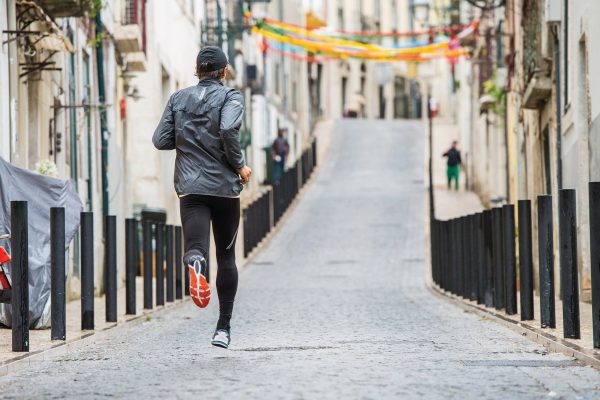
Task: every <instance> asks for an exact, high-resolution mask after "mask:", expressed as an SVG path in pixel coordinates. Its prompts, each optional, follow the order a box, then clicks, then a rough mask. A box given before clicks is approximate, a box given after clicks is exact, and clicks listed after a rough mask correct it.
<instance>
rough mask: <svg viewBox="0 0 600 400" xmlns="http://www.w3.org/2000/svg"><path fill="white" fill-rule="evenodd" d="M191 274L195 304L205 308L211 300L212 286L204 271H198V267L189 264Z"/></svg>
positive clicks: (191, 290)
mask: <svg viewBox="0 0 600 400" xmlns="http://www.w3.org/2000/svg"><path fill="white" fill-rule="evenodd" d="M188 273H189V275H190V297H191V298H192V301H193V302H194V304H196V305H197V306H198V307H200V308H205V307H206V306H208V303H209V302H210V286H209V284H208V281H207V280H206V277H205V276H204V275H202V273H196V269H195V268H194V267H193V266H191V265H188Z"/></svg>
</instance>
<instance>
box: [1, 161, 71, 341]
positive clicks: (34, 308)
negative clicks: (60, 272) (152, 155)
mask: <svg viewBox="0 0 600 400" xmlns="http://www.w3.org/2000/svg"><path fill="white" fill-rule="evenodd" d="M13 200H26V201H28V202H29V203H28V214H29V326H30V327H31V328H36V329H39V328H47V327H49V326H50V207H65V234H66V244H67V248H65V252H66V251H67V250H68V245H69V243H70V242H71V240H72V239H73V236H74V235H75V232H76V231H77V228H78V227H79V217H80V215H79V213H80V212H81V211H82V210H83V205H82V203H81V200H80V199H79V196H78V195H77V192H76V191H75V188H74V187H73V185H71V182H69V181H63V180H61V179H56V178H50V177H47V176H43V175H40V174H38V173H36V172H33V171H29V170H26V169H22V168H18V167H15V166H14V165H11V164H10V163H8V162H6V161H5V160H3V159H2V158H1V157H0V234H1V233H10V202H11V201H13ZM2 246H5V247H8V250H9V253H10V241H4V243H2ZM67 260H68V258H67ZM7 273H8V275H10V266H9V267H8V268H7ZM65 274H66V271H65ZM11 320H12V318H11V306H10V304H1V305H0V322H1V323H2V324H4V325H7V326H10V325H11Z"/></svg>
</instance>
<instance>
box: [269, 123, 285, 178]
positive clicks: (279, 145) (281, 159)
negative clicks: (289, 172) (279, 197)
mask: <svg viewBox="0 0 600 400" xmlns="http://www.w3.org/2000/svg"><path fill="white" fill-rule="evenodd" d="M286 131H287V130H286V129H285V128H279V130H278V131H277V138H276V139H275V140H274V141H273V145H272V146H271V156H272V157H273V161H274V162H275V172H274V175H273V180H274V181H275V182H279V180H280V179H281V177H282V176H283V172H284V169H285V160H286V159H287V156H288V154H289V152H290V144H289V143H288V141H287V139H286V138H285V134H286Z"/></svg>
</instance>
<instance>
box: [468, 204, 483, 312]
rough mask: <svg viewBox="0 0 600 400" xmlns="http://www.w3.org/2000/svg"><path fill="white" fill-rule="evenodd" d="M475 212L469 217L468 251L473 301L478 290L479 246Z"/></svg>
mask: <svg viewBox="0 0 600 400" xmlns="http://www.w3.org/2000/svg"><path fill="white" fill-rule="evenodd" d="M476 235H477V214H473V215H471V216H470V217H469V253H470V255H471V258H470V262H471V263H470V267H469V274H470V277H471V281H470V286H471V297H470V299H471V300H473V301H477V295H478V292H479V264H480V262H479V246H477V236H476Z"/></svg>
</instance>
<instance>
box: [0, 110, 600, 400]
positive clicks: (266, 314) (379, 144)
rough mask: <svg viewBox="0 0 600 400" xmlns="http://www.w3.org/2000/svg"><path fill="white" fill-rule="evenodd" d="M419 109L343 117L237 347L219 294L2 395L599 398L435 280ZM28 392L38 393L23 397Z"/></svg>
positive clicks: (591, 376) (594, 387) (250, 280)
mask: <svg viewBox="0 0 600 400" xmlns="http://www.w3.org/2000/svg"><path fill="white" fill-rule="evenodd" d="M425 144H426V136H425V135H424V133H423V128H422V126H421V123H420V122H375V121H367V120H344V121H341V122H339V123H338V124H337V125H336V127H335V135H334V137H333V139H332V143H331V148H330V150H329V153H328V158H327V159H326V160H325V161H324V162H323V165H322V166H321V171H320V172H319V174H318V176H317V178H316V180H315V181H314V182H313V183H312V184H311V185H310V186H309V187H308V190H307V191H306V192H305V193H304V194H303V197H302V199H301V201H300V202H299V203H298V205H297V207H295V208H294V209H292V211H291V215H290V216H289V218H288V219H287V220H285V221H284V226H283V227H282V228H281V230H280V231H279V232H278V233H277V234H276V236H275V237H274V239H273V240H272V241H271V242H270V243H269V244H268V245H267V246H266V247H265V249H264V250H263V251H262V252H261V253H260V254H259V255H258V257H256V258H255V259H254V260H253V262H252V264H250V265H249V266H248V268H246V269H245V270H244V272H243V273H242V274H241V275H240V286H239V290H238V297H237V302H236V306H235V310H234V318H233V321H232V325H233V328H232V345H231V348H230V350H223V349H220V348H215V347H212V346H211V345H210V337H211V335H212V332H213V329H214V325H215V322H216V318H217V302H216V301H215V300H216V296H214V298H213V302H212V303H211V305H210V307H209V309H208V310H204V311H201V310H199V309H197V308H196V307H195V306H194V305H193V304H192V303H191V302H188V303H187V304H185V305H183V306H181V307H177V308H174V309H173V310H169V311H166V312H162V313H158V314H157V315H156V316H155V317H152V318H149V320H147V321H145V322H143V323H138V324H135V323H134V324H127V325H122V326H119V327H117V328H115V329H113V330H111V331H110V334H107V335H104V336H101V337H99V338H98V340H96V341H95V342H94V343H93V344H90V345H89V346H86V347H85V348H84V349H82V350H80V351H78V352H75V353H71V354H68V355H64V356H57V357H56V358H54V359H51V360H46V361H36V362H32V365H31V367H30V368H29V369H27V370H25V371H23V372H17V373H13V374H8V375H7V376H4V377H2V378H0V391H1V393H2V396H0V397H2V398H57V399H58V398H78V399H82V398H102V397H113V396H114V397H117V398H125V397H127V398H202V399H211V398H227V399H231V398H294V399H299V398H315V399H316V398H332V399H342V398H372V399H380V398H403V399H406V398H428V399H434V398H457V399H459V398H460V399H479V398H506V399H516V398H527V399H531V398H565V399H576V398H578V399H585V398H588V399H591V398H600V391H599V390H600V373H598V371H596V370H594V369H592V368H590V367H584V366H581V365H579V364H577V363H576V362H574V361H572V360H571V359H569V358H567V357H565V356H562V355H559V354H548V353H546V352H545V351H544V349H543V347H541V346H539V345H536V344H534V343H532V342H530V341H528V340H527V339H526V338H522V337H520V336H519V335H517V334H515V333H514V332H512V331H510V330H508V329H506V328H504V327H501V326H499V325H496V324H495V323H493V322H490V321H487V320H484V319H481V318H479V317H477V316H476V315H474V314H471V313H466V312H463V311H462V310H460V309H459V308H457V307H455V306H453V305H451V304H450V303H448V302H446V301H445V300H443V299H441V298H438V297H436V296H434V295H433V294H432V293H431V292H430V291H429V290H428V289H427V287H426V285H425V274H426V265H425V231H424V227H425V219H424V218H425V212H426V211H425V210H426V207H425V199H426V192H425V190H426V187H425V176H424V148H425V147H424V146H425ZM24 393H25V395H24Z"/></svg>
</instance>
